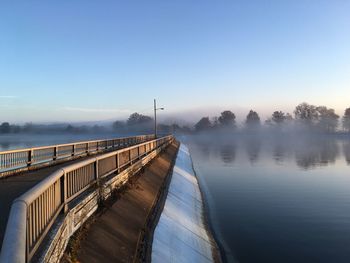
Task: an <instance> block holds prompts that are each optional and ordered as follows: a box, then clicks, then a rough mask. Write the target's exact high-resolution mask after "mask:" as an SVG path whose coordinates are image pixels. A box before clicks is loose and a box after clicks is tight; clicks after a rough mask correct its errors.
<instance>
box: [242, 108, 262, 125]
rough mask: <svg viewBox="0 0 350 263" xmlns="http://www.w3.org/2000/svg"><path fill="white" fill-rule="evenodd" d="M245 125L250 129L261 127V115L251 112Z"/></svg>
mask: <svg viewBox="0 0 350 263" xmlns="http://www.w3.org/2000/svg"><path fill="white" fill-rule="evenodd" d="M245 124H246V126H247V127H248V128H253V127H257V126H259V125H260V117H259V114H258V113H257V112H256V111H253V110H250V111H249V113H248V115H247V118H246V120H245Z"/></svg>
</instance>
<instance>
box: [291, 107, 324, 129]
mask: <svg viewBox="0 0 350 263" xmlns="http://www.w3.org/2000/svg"><path fill="white" fill-rule="evenodd" d="M294 115H295V119H296V120H299V121H300V122H302V123H304V124H307V125H311V124H313V123H315V122H316V121H317V120H318V112H317V109H316V106H314V105H310V104H308V103H306V102H303V103H301V104H299V105H298V106H296V107H295V110H294Z"/></svg>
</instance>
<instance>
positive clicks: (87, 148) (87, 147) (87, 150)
mask: <svg viewBox="0 0 350 263" xmlns="http://www.w3.org/2000/svg"><path fill="white" fill-rule="evenodd" d="M86 153H87V155H89V143H88V142H87V143H86Z"/></svg>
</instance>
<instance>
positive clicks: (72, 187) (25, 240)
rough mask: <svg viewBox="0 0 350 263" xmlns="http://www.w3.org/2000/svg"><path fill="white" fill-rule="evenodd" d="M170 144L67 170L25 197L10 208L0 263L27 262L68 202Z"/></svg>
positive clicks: (110, 156)
mask: <svg viewBox="0 0 350 263" xmlns="http://www.w3.org/2000/svg"><path fill="white" fill-rule="evenodd" d="M172 140H173V136H166V137H163V138H160V139H156V140H152V141H148V142H145V143H141V144H138V145H135V146H131V147H128V148H125V149H121V150H117V151H114V152H110V153H106V154H103V155H101V156H97V157H94V158H89V159H88V160H84V161H81V162H78V163H75V164H72V165H69V166H66V167H64V168H63V169H60V170H58V171H56V172H54V173H53V174H51V175H50V176H48V177H47V178H46V179H44V180H43V181H41V182H40V183H39V184H37V185H36V186H35V187H33V188H32V189H30V190H29V191H28V192H26V193H24V194H23V195H22V196H20V197H19V198H17V199H16V200H15V201H14V202H13V204H12V207H11V212H10V216H9V219H8V223H7V227H6V232H5V237H4V241H3V246H2V251H1V256H0V262H11V263H14V262H18V263H24V262H29V261H30V259H31V258H32V257H33V255H34V254H35V252H36V251H37V249H38V247H39V246H40V244H41V243H42V241H43V239H44V238H45V237H46V235H47V233H48V231H49V230H50V228H51V226H52V224H53V223H54V222H55V220H56V219H57V217H58V216H59V215H60V214H62V213H66V212H67V211H68V203H69V202H70V201H71V200H73V199H74V198H76V197H77V196H78V195H80V194H81V193H83V192H84V191H86V190H88V189H89V188H91V187H95V188H97V187H98V186H99V185H100V181H101V180H102V179H103V178H105V177H107V176H108V175H111V174H112V173H115V174H116V175H115V176H118V174H117V173H118V172H120V171H121V170H123V168H126V167H127V166H129V165H132V164H133V163H134V162H136V161H137V160H142V158H144V157H145V156H147V155H148V154H150V153H151V152H153V151H154V150H155V149H158V148H160V147H164V146H166V145H167V144H170V143H171V142H172Z"/></svg>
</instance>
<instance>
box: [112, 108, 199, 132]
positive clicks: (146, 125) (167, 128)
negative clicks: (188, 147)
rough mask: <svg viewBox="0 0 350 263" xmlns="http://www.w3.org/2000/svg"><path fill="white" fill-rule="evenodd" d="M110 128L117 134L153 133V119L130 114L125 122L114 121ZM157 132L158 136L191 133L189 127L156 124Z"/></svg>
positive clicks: (173, 124)
mask: <svg viewBox="0 0 350 263" xmlns="http://www.w3.org/2000/svg"><path fill="white" fill-rule="evenodd" d="M112 127H113V130H114V131H116V132H118V133H153V132H154V119H153V118H152V117H149V116H146V115H142V114H139V113H137V112H135V113H133V114H131V115H130V116H129V118H128V119H127V120H118V121H115V122H114V123H113V125H112ZM157 130H158V132H159V133H160V134H170V133H191V132H192V129H191V128H190V127H189V126H180V125H178V124H176V123H172V124H164V123H158V125H157Z"/></svg>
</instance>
